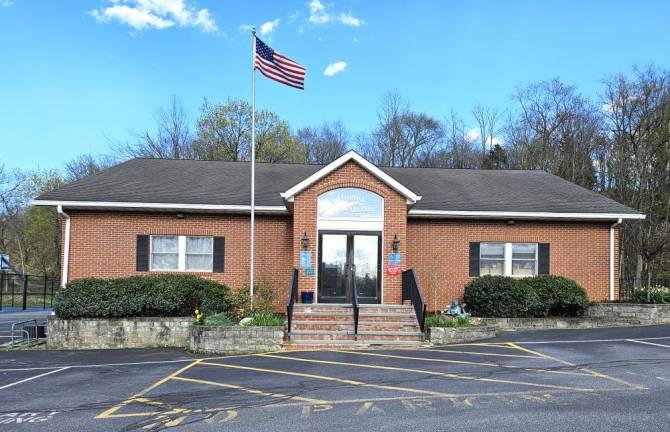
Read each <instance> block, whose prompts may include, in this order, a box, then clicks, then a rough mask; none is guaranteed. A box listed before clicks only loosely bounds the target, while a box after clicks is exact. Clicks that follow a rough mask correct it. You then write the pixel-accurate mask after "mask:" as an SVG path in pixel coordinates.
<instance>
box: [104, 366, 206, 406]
mask: <svg viewBox="0 0 670 432" xmlns="http://www.w3.org/2000/svg"><path fill="white" fill-rule="evenodd" d="M200 362H202V359H198V360H195V361H193V362H191V363H189V364H187V365H186V366H184V367H183V368H181V369H179V370H178V371H176V372H173V373H171V374H170V375H168V376H166V377H164V378H161V379H160V380H158V381H156V382H155V383H153V384H151V385H150V386H149V387H147V388H145V389H144V390H142V391H140V392H139V393H137V394H135V395H133V396H131V397H130V398H129V399H126V400H124V401H123V402H121V403H119V404H116V405H114V406H113V407H111V408H109V409H107V410H105V411H103V412H102V413H100V414H98V415H97V416H96V417H95V418H96V419H104V418H108V417H109V416H111V415H112V414H114V413H115V412H117V411H118V410H120V409H121V408H123V407H124V406H126V405H128V404H130V403H132V402H134V401H135V400H136V399H139V398H141V397H142V396H144V395H145V394H147V393H149V392H150V391H151V390H153V389H155V388H156V387H158V386H160V385H161V384H163V383H165V382H167V381H169V380H170V379H172V378H174V377H176V376H177V375H179V374H180V373H182V372H184V371H187V370H188V369H190V368H192V367H193V366H195V365H197V364H198V363H200Z"/></svg>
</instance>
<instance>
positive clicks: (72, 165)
mask: <svg viewBox="0 0 670 432" xmlns="http://www.w3.org/2000/svg"><path fill="white" fill-rule="evenodd" d="M112 165H114V162H113V160H112V159H111V158H109V157H104V156H101V157H97V158H96V157H95V156H93V155H92V154H90V153H88V154H83V155H80V156H77V157H76V158H74V159H72V160H71V161H69V162H66V163H65V173H64V174H65V181H66V182H73V181H75V180H79V179H82V178H84V177H88V176H91V175H93V174H96V173H98V172H100V171H102V170H103V169H105V168H109V167H110V166H112Z"/></svg>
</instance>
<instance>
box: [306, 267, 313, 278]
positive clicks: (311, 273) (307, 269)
mask: <svg viewBox="0 0 670 432" xmlns="http://www.w3.org/2000/svg"><path fill="white" fill-rule="evenodd" d="M305 276H314V267H309V268H306V269H305Z"/></svg>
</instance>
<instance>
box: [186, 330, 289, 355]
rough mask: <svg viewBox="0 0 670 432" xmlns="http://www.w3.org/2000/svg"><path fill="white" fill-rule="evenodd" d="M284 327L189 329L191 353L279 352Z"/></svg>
mask: <svg viewBox="0 0 670 432" xmlns="http://www.w3.org/2000/svg"><path fill="white" fill-rule="evenodd" d="M283 342H284V327H282V326H279V327H238V326H206V325H194V326H192V327H191V337H190V349H191V351H195V352H199V353H205V354H250V353H259V352H268V351H279V350H281V349H282V343H283Z"/></svg>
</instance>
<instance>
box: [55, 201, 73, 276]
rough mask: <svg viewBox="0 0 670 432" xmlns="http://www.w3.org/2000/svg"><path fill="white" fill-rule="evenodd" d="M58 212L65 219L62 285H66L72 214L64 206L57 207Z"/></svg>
mask: <svg viewBox="0 0 670 432" xmlns="http://www.w3.org/2000/svg"><path fill="white" fill-rule="evenodd" d="M56 210H57V211H58V214H59V215H61V216H62V217H63V219H65V236H64V238H63V268H62V270H61V280H60V286H61V287H65V285H66V284H67V277H68V267H69V265H70V215H68V214H67V213H65V212H64V211H63V206H62V205H58V206H57V207H56Z"/></svg>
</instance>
